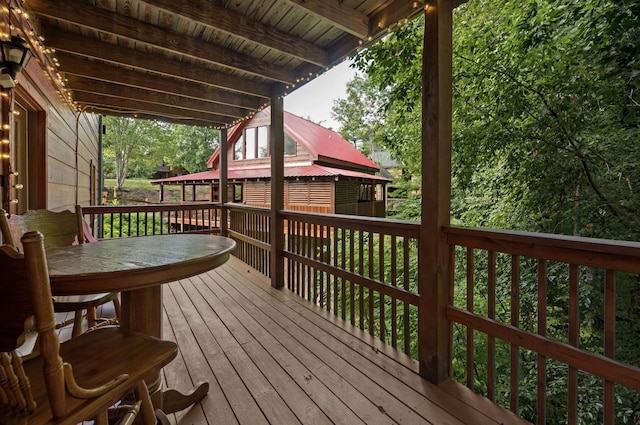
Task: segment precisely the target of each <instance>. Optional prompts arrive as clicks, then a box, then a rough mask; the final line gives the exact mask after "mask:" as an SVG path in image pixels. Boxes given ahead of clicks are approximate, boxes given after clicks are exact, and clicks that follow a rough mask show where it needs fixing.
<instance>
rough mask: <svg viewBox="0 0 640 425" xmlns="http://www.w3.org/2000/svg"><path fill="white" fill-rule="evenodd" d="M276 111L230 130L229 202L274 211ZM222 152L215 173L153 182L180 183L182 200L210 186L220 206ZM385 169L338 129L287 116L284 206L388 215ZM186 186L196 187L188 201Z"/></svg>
mask: <svg viewBox="0 0 640 425" xmlns="http://www.w3.org/2000/svg"><path fill="white" fill-rule="evenodd" d="M270 113H271V108H265V109H264V110H262V111H260V112H258V113H257V114H256V115H255V116H253V117H251V118H249V119H246V120H244V121H243V122H242V123H240V124H238V125H236V126H235V127H233V128H232V129H231V130H230V131H229V132H228V139H227V156H228V158H227V163H228V164H229V166H228V176H227V178H228V182H229V191H228V196H229V200H230V201H232V202H240V203H243V204H245V205H250V206H255V207H262V208H270V205H271V162H270V153H271V152H270V149H269V145H270V144H269V132H270V124H271V116H270ZM220 151H221V150H220V148H218V149H216V150H215V152H213V154H212V155H211V157H210V158H209V160H208V161H207V167H208V168H211V170H210V171H205V172H202V173H195V174H188V175H183V176H175V177H168V178H164V179H158V180H154V181H152V182H151V183H152V184H157V185H159V186H160V197H159V200H160V202H164V201H165V197H164V186H165V185H178V186H180V187H181V188H182V190H181V194H182V196H181V199H180V201H181V202H185V201H189V200H190V201H192V202H195V201H198V200H203V199H202V197H200V198H198V190H197V189H198V187H203V186H204V187H205V188H208V190H204V195H205V200H207V201H209V202H220V200H219V189H218V188H219V180H220ZM379 172H380V168H379V167H378V165H376V164H375V163H374V162H372V161H371V160H370V159H368V158H367V157H366V156H365V155H364V154H362V153H361V152H360V151H358V150H357V149H356V148H355V147H354V146H353V145H352V144H351V143H349V142H348V141H346V140H345V139H343V138H342V137H341V136H340V135H339V134H338V133H336V132H335V131H332V130H329V129H327V128H324V127H322V126H320V125H318V124H316V123H313V122H311V121H308V120H306V119H304V118H301V117H298V116H296V115H294V114H291V113H288V112H286V111H285V112H284V203H285V205H284V206H285V209H288V210H295V211H307V212H317V213H324V214H352V215H361V216H371V217H384V216H385V209H386V208H385V206H386V184H387V183H388V182H389V181H390V180H389V179H387V178H384V177H381V176H379V175H377V174H379ZM187 188H191V191H190V192H191V193H190V194H191V197H190V199H188V198H187V197H186V195H187V190H186V189H187Z"/></svg>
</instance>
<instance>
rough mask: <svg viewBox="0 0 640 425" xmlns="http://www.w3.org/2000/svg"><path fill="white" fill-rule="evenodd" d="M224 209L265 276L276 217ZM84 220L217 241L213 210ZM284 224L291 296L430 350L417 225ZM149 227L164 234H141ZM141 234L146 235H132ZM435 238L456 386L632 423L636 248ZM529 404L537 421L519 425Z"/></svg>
mask: <svg viewBox="0 0 640 425" xmlns="http://www.w3.org/2000/svg"><path fill="white" fill-rule="evenodd" d="M223 208H226V209H227V210H228V212H229V228H228V235H229V237H232V238H233V239H234V240H235V241H236V243H237V248H236V250H235V252H234V255H235V256H237V257H238V258H240V259H242V260H243V261H245V262H246V263H247V264H249V265H251V266H252V267H255V268H256V269H258V270H259V271H261V272H262V273H264V274H265V275H267V276H269V275H270V273H271V272H270V265H271V263H270V259H271V257H270V256H271V238H270V232H269V231H270V220H271V213H270V211H269V210H266V209H262V208H255V207H247V206H240V205H235V204H227V205H225V206H224V207H223ZM197 211H203V212H202V213H200V212H197ZM84 212H85V217H86V218H87V221H88V222H90V223H93V224H94V227H95V228H96V229H98V228H100V227H102V228H103V229H104V228H108V227H111V228H112V229H113V228H117V229H118V230H117V232H115V233H114V232H113V231H112V232H111V234H108V235H105V234H96V236H99V237H109V236H110V235H114V236H118V235H124V233H127V234H128V235H131V236H132V235H133V234H134V233H135V234H136V235H137V234H154V233H163V232H164V233H168V232H176V231H180V230H188V231H193V229H185V228H184V227H181V226H180V225H178V224H184V218H185V217H191V218H194V219H195V217H196V216H198V217H201V216H206V217H211V223H210V224H209V227H207V228H206V229H198V230H196V231H207V232H218V231H219V229H218V227H217V226H216V225H215V224H216V223H217V224H218V225H219V217H220V214H219V213H220V207H219V205H216V204H206V205H203V204H197V205H195V204H183V205H162V206H155V205H154V206H128V207H121V206H110V207H84ZM207 214H208V215H207ZM279 216H280V217H281V218H282V219H283V221H284V232H285V248H284V250H283V252H282V256H283V261H284V262H285V276H284V278H285V284H286V286H287V287H288V288H289V289H290V290H291V291H293V292H295V293H296V294H298V295H300V296H301V297H304V298H305V299H308V300H309V301H311V302H314V303H316V304H317V305H319V306H321V307H322V308H324V309H325V310H327V311H328V312H331V313H332V314H334V315H336V316H338V317H341V318H342V319H344V320H346V321H348V322H349V323H351V324H353V325H354V326H358V327H359V328H360V329H362V330H364V331H365V332H367V333H369V334H371V335H373V336H375V337H376V338H379V339H380V340H381V341H383V342H385V343H386V344H389V345H390V346H393V347H396V348H398V349H400V350H402V351H404V352H406V353H408V354H410V355H411V356H413V357H414V358H417V347H418V340H419V339H421V338H425V335H419V334H418V329H417V322H418V320H417V318H418V309H419V306H421V305H424V306H425V308H429V300H426V299H421V297H420V295H419V294H418V289H417V288H418V283H417V274H418V272H417V262H418V261H417V258H418V255H417V249H418V239H419V230H420V228H419V224H418V223H413V222H404V221H393V220H384V219H376V218H363V217H354V216H343V215H328V214H310V213H300V212H294V211H283V212H280V213H279ZM134 217H135V218H134ZM171 217H180V218H181V220H172V219H171ZM145 220H146V222H147V223H149V222H151V223H163V226H160V227H158V226H156V225H142V223H144V222H145ZM198 220H199V219H198ZM207 220H209V219H207ZM122 222H128V223H129V227H127V228H126V230H125V228H123V227H122V225H121V224H118V225H117V226H116V224H117V223H122ZM132 223H134V224H133V226H132ZM148 228H150V229H154V230H153V231H151V232H148V231H147V233H141V231H139V230H138V229H148ZM134 229H135V232H134ZM443 231H444V232H445V235H446V237H447V241H448V244H449V246H450V258H451V261H450V263H451V264H452V267H451V270H450V280H449V281H450V282H451V291H450V294H451V300H450V303H449V305H448V306H447V307H446V309H445V311H444V312H443V316H442V320H444V321H448V322H449V323H450V324H451V330H452V331H451V333H450V348H451V352H452V357H451V359H450V369H451V376H452V377H453V378H454V379H456V380H458V381H460V382H463V383H466V385H467V386H468V387H469V388H471V389H473V390H474V391H476V392H478V393H480V394H482V395H484V396H486V397H487V398H489V399H490V400H493V401H495V402H496V403H498V404H500V405H503V406H505V407H507V408H510V409H511V410H513V411H514V412H516V413H518V414H520V415H521V416H524V417H526V418H527V419H529V420H534V419H535V420H536V421H537V422H538V423H540V424H543V423H548V422H549V421H550V420H551V421H553V420H557V418H558V417H559V416H558V409H560V410H561V411H562V413H561V414H560V416H562V417H563V419H562V422H566V423H568V424H577V423H578V417H579V416H580V415H581V414H582V413H583V411H584V410H586V409H587V408H593V410H594V411H597V412H598V413H597V414H596V415H595V416H594V418H593V421H592V423H605V424H614V423H621V422H624V423H627V422H628V423H634V422H633V420H637V417H629V416H628V415H629V414H628V413H627V416H624V415H625V413H624V412H621V409H624V408H626V407H625V406H618V401H619V399H620V398H619V395H620V394H623V393H625V392H626V393H625V396H626V399H629V397H628V396H629V394H630V393H631V394H632V395H631V399H633V397H635V400H640V369H638V366H640V356H638V355H635V354H637V353H635V352H633V351H631V354H629V353H630V351H629V350H626V348H628V346H629V344H630V343H631V345H632V346H633V347H635V346H637V345H638V344H637V343H635V340H637V334H636V333H634V329H637V328H636V327H635V326H637V325H636V324H637V319H638V317H637V314H636V316H633V315H631V316H622V315H621V314H622V312H625V313H628V312H629V311H631V312H634V311H635V312H636V313H638V310H640V308H638V307H637V305H639V304H638V299H640V277H639V276H640V243H633V242H620V241H606V240H595V239H587V238H576V237H568V236H558V235H546V234H537V233H525V232H509V231H492V230H487V229H470V228H459V227H447V228H445V229H443ZM118 232H119V233H118ZM634 306H635V307H634ZM619 307H624V308H619ZM634 309H635V310H634ZM634 353H635V354H634ZM594 394H595V395H594ZM532 397H533V399H534V400H535V402H534V404H535V405H536V406H537V407H536V408H535V411H533V412H532V411H528V412H523V411H522V408H523V405H525V404H526V405H527V406H531V398H532ZM525 399H526V400H525ZM524 401H526V403H525V402H524ZM594 406H595V407H594ZM552 410H553V412H551V411H552ZM636 412H637V410H636ZM634 414H635V413H634V412H633V411H632V413H630V415H634ZM616 418H617V419H616ZM621 418H622V419H621ZM625 421H627V422H625Z"/></svg>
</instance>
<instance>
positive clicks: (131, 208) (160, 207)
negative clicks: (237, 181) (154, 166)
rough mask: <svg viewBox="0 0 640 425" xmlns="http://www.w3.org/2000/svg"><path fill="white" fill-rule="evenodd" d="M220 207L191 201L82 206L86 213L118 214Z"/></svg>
mask: <svg viewBox="0 0 640 425" xmlns="http://www.w3.org/2000/svg"><path fill="white" fill-rule="evenodd" d="M203 207H205V208H212V209H213V208H219V207H220V204H219V203H217V202H197V203H196V202H189V203H184V204H146V205H87V206H83V207H82V212H83V213H84V214H117V213H129V212H130V213H134V212H158V211H177V210H180V211H185V210H201V209H203Z"/></svg>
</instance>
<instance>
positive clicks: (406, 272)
mask: <svg viewBox="0 0 640 425" xmlns="http://www.w3.org/2000/svg"><path fill="white" fill-rule="evenodd" d="M402 257H403V262H402V270H403V271H402V276H403V287H404V289H405V291H409V288H410V283H409V279H410V277H411V276H410V274H411V273H410V268H409V259H410V258H409V257H410V254H409V238H407V237H404V238H403V241H402ZM409 308H410V305H409V303H407V302H406V301H402V316H403V319H404V334H403V336H402V338H403V340H404V352H405V353H407V354H408V353H409V352H410V351H411V338H410V335H411V331H410V329H411V322H410V321H409V317H410V314H409Z"/></svg>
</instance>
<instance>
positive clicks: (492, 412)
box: [218, 261, 527, 425]
mask: <svg viewBox="0 0 640 425" xmlns="http://www.w3.org/2000/svg"><path fill="white" fill-rule="evenodd" d="M230 268H233V272H232V273H233V275H234V276H243V277H245V278H246V280H247V281H249V282H251V283H252V284H251V285H247V286H246V287H245V288H246V289H247V290H249V291H251V292H253V293H256V294H260V293H261V292H265V290H266V292H267V293H268V294H269V296H271V297H274V298H276V299H278V300H279V301H281V302H282V304H275V306H276V308H278V311H279V312H280V313H282V314H285V315H287V316H289V317H297V315H299V316H300V317H303V318H305V320H303V321H300V322H298V323H299V324H300V326H304V328H305V329H306V330H307V332H309V333H310V334H317V333H318V332H327V333H328V334H330V335H331V336H332V337H333V338H335V340H333V339H331V338H322V339H321V340H322V341H323V343H324V344H327V345H328V346H329V347H330V349H331V350H333V351H334V352H336V353H339V354H341V355H343V356H344V357H345V359H348V360H349V361H350V362H351V363H352V364H353V366H354V367H355V368H357V369H358V370H367V369H369V368H370V367H371V365H369V364H368V363H367V362H369V361H370V362H372V363H374V364H375V365H376V366H377V367H379V368H381V369H382V370H384V371H385V372H386V373H380V371H376V370H375V369H372V370H371V374H370V375H369V376H371V377H372V379H374V380H376V381H377V384H378V385H380V386H381V387H382V388H386V389H387V390H389V391H390V392H392V393H393V394H394V396H395V397H397V398H398V399H400V400H403V401H404V402H405V403H406V404H407V405H408V406H409V407H410V408H411V409H413V410H415V411H417V412H420V413H421V414H422V415H423V416H424V417H427V418H429V419H430V420H435V423H440V422H439V421H440V420H443V418H442V416H441V413H440V412H439V409H435V410H433V408H429V406H430V402H431V403H435V405H437V406H441V407H442V406H444V407H446V410H447V412H449V413H447V414H446V416H449V415H451V413H453V414H454V415H455V416H456V417H457V418H458V419H459V420H460V421H461V422H462V423H473V424H478V425H493V424H500V423H502V422H503V416H506V417H507V419H509V423H512V424H526V423H527V422H526V421H523V420H522V419H520V418H518V417H517V416H515V415H513V414H511V413H510V412H508V411H505V410H504V409H501V408H499V407H498V406H496V405H495V404H493V403H491V402H489V401H488V400H485V399H484V398H482V397H481V396H477V395H476V394H474V393H472V392H470V391H467V392H466V394H465V392H464V389H460V388H458V392H457V393H456V392H454V391H453V390H449V391H442V390H441V389H440V388H438V387H436V386H434V385H431V384H429V383H427V382H426V381H425V380H424V379H422V378H421V377H420V376H419V375H418V373H417V372H418V363H417V361H415V360H413V359H411V358H410V357H409V356H406V355H405V354H403V353H401V352H398V351H397V350H393V349H390V347H389V346H386V345H384V344H382V343H381V341H380V340H379V339H377V338H374V337H372V336H370V335H369V334H367V333H365V332H363V331H361V330H360V329H359V328H358V327H356V326H352V325H350V324H349V323H347V322H344V321H342V320H341V319H338V318H336V317H335V316H334V315H333V314H331V313H329V312H327V311H326V310H325V309H322V308H320V307H318V306H316V305H313V304H311V303H309V302H308V301H306V300H304V299H302V298H301V297H299V296H297V295H295V294H293V293H292V292H290V291H286V290H284V291H272V290H270V288H269V287H268V282H267V281H266V280H265V278H264V276H262V275H261V274H260V273H258V272H256V271H255V270H253V269H251V268H249V267H248V266H247V265H246V264H244V263H242V262H240V261H233V262H230V264H229V267H226V268H224V269H220V270H219V271H218V272H219V273H227V271H228V270H229V269H230ZM242 281H245V279H242ZM290 309H291V310H293V311H294V312H295V313H291V312H289V310H290ZM309 311H311V312H312V315H311V316H310V315H309ZM308 317H312V318H314V320H306V318H308ZM319 317H322V318H323V319H324V320H317V319H318V318H319ZM318 327H319V328H321V329H318ZM336 340H337V341H340V342H341V343H342V344H340V343H337V342H336ZM402 366H404V367H402ZM389 375H391V376H394V377H396V378H397V379H389ZM406 385H408V386H410V387H411V388H413V389H414V390H415V391H414V392H411V391H407V389H406V387H405V386H406ZM446 388H447V389H453V388H456V387H455V386H454V385H453V383H452V385H447V386H446ZM463 395H464V397H462V396H463ZM474 396H475V397H474ZM427 400H428V401H427ZM479 400H482V401H484V402H482V403H476V402H475V401H479ZM469 401H473V403H471V404H470V403H469ZM470 406H472V407H473V408H470ZM496 417H497V418H498V419H496Z"/></svg>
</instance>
